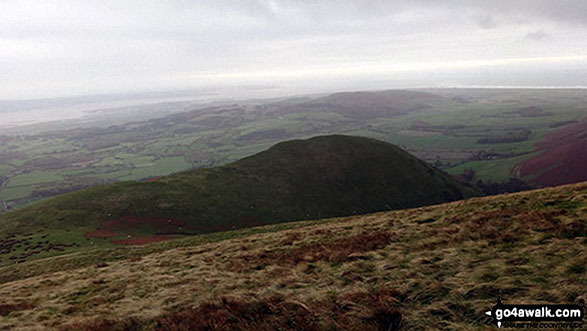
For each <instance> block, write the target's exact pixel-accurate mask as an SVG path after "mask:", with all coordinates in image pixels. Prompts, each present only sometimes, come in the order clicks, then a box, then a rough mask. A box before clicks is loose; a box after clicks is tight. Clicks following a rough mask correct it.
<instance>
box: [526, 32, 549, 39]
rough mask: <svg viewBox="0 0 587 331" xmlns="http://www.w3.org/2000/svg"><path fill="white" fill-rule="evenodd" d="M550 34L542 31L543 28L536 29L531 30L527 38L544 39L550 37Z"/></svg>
mask: <svg viewBox="0 0 587 331" xmlns="http://www.w3.org/2000/svg"><path fill="white" fill-rule="evenodd" d="M548 37H549V35H548V33H546V32H544V31H542V30H538V31H534V32H529V33H527V34H526V38H528V39H532V40H543V39H546V38H548Z"/></svg>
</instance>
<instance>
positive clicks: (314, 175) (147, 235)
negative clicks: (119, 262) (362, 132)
mask: <svg viewBox="0 0 587 331" xmlns="http://www.w3.org/2000/svg"><path fill="white" fill-rule="evenodd" d="M476 195H478V193H477V192H476V191H475V190H473V189H471V188H470V187H468V186H466V185H464V184H461V183H459V182H458V181H456V180H455V179H453V178H452V177H450V176H449V175H447V174H445V173H443V172H441V171H439V170H437V169H435V168H434V167H432V166H430V165H428V164H426V163H425V162H423V161H420V160H418V159H416V158H415V157H413V156H411V155H410V154H408V153H406V152H404V151H403V150H401V149H400V148H398V147H396V146H394V145H391V144H389V143H385V142H381V141H377V140H374V139H370V138H361V137H352V136H340V135H334V136H320V137H315V138H311V139H308V140H293V141H286V142H282V143H279V144H277V145H275V146H273V147H271V148H269V149H268V150H266V151H264V152H261V153H258V154H256V155H254V156H251V157H247V158H244V159H242V160H239V161H237V162H234V163H230V164H227V165H224V166H221V167H216V168H210V169H198V170H192V171H187V172H182V173H178V174H175V175H171V176H168V177H165V178H154V179H151V180H149V181H147V182H122V183H116V184H111V185H103V186H97V187H93V188H90V189H87V190H83V191H80V192H74V193H69V194H65V195H62V196H58V197H55V198H52V199H49V200H46V201H42V202H39V203H37V204H35V205H33V206H30V207H28V208H23V209H20V210H17V211H14V212H10V213H7V214H3V215H0V245H1V246H0V247H1V250H0V253H2V254H0V264H7V263H22V262H24V261H26V260H29V259H33V258H39V257H46V256H50V255H54V254H62V253H64V252H71V251H77V250H80V249H83V248H88V247H97V246H112V245H117V244H141V243H146V242H151V241H162V240H168V239H172V238H175V237H177V236H182V235H195V234H203V233H211V232H218V231H226V230H231V229H237V228H244V227H251V226H257V225H263V224H271V223H279V222H287V221H296V220H307V219H319V218H324V217H335V216H347V215H356V214H365V213H370V212H377V211H383V210H391V209H403V208H411V207H418V206H423V205H431V204H438V203H443V202H448V201H454V200H460V199H463V198H468V197H472V196H476Z"/></svg>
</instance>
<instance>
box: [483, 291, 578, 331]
mask: <svg viewBox="0 0 587 331" xmlns="http://www.w3.org/2000/svg"><path fill="white" fill-rule="evenodd" d="M485 314H486V315H488V316H491V317H492V318H493V322H494V323H495V325H497V327H498V328H501V327H506V328H529V329H530V328H531V329H534V328H538V329H540V328H545V329H553V328H582V326H583V323H582V321H583V315H584V312H583V307H581V306H579V305H549V304H532V305H506V304H503V303H502V302H501V296H500V297H499V298H498V299H497V304H496V305H495V306H493V308H491V310H489V311H487V312H485Z"/></svg>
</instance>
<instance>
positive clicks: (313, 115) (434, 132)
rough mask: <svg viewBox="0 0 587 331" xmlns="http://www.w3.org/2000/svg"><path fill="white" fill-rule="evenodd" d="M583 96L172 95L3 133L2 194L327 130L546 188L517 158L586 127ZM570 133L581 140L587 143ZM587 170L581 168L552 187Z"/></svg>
mask: <svg viewBox="0 0 587 331" xmlns="http://www.w3.org/2000/svg"><path fill="white" fill-rule="evenodd" d="M586 100H587V92H585V90H580V89H576V90H573V89H430V90H415V91H401V90H391V91H375V92H348V93H346V92H345V93H336V94H331V95H326V96H312V97H299V98H290V99H281V100H279V99H278V100H265V101H263V100H254V101H242V102H239V103H234V104H224V105H213V106H209V107H202V106H193V105H192V106H189V103H180V104H173V103H171V104H170V105H168V106H166V107H175V108H177V109H182V110H181V111H177V110H175V111H176V113H174V114H170V115H167V116H165V117H158V118H151V119H148V120H144V121H141V120H136V119H135V120H133V121H130V122H125V123H119V122H115V121H114V120H112V121H111V122H107V121H106V122H103V123H101V125H100V126H91V125H90V126H89V127H88V126H84V127H77V128H76V126H79V125H80V124H79V123H78V124H76V122H72V123H69V124H67V125H66V126H65V127H62V128H61V129H60V131H51V130H49V129H47V128H46V127H45V128H44V127H43V126H40V127H30V128H29V129H23V130H24V132H27V133H24V134H14V133H10V132H9V131H6V132H5V133H4V134H2V135H0V142H1V144H0V182H1V183H2V185H3V187H2V189H0V201H1V202H2V205H4V207H5V208H4V209H5V210H8V209H11V208H17V207H19V206H23V205H27V204H30V203H32V202H34V201H37V200H39V199H43V198H46V197H49V196H54V195H57V194H60V193H65V192H70V191H75V190H79V189H81V188H86V187H90V186H94V185H98V184H106V183H113V182H119V181H126V180H141V179H149V178H152V177H159V176H166V175H169V174H171V173H176V172H180V171H183V170H187V169H195V168H208V167H212V166H218V165H222V164H226V163H229V162H232V161H235V160H238V159H240V158H242V157H245V156H249V155H253V154H255V153H257V152H260V151H262V150H264V149H266V148H267V147H269V146H271V145H273V144H275V143H276V142H278V141H283V140H287V139H293V138H308V137H311V136H316V135H322V134H348V135H358V136H365V137H372V138H376V139H379V140H383V141H387V142H391V143H393V144H395V145H399V146H401V147H402V148H403V149H404V150H406V151H408V152H409V153H411V154H413V155H415V156H417V157H419V158H420V159H423V160H425V161H427V162H429V163H430V164H433V165H434V166H436V167H438V168H440V169H443V170H445V171H447V172H448V173H450V174H453V175H462V174H463V173H464V172H465V171H470V170H473V172H472V174H473V176H472V177H471V178H468V180H469V182H470V183H472V184H476V183H477V182H478V181H479V180H481V181H483V182H485V183H487V182H493V183H499V182H503V181H506V180H508V179H509V178H512V177H514V178H518V177H519V178H522V179H524V180H526V181H529V182H531V183H532V185H534V186H537V187H540V186H543V185H551V184H552V182H544V181H541V180H540V179H537V180H536V181H534V178H535V177H537V176H539V174H537V173H535V171H533V170H532V169H535V168H532V167H528V166H525V167H523V166H522V167H521V165H522V164H523V162H525V161H528V160H531V159H533V158H536V157H538V156H539V155H540V154H541V152H540V151H541V150H542V149H543V147H541V146H542V145H543V144H545V142H543V139H546V140H548V137H551V136H552V135H547V134H549V133H551V132H555V131H556V132H558V131H557V130H559V131H560V130H566V129H565V128H566V127H568V126H572V125H581V124H578V123H584V122H583V121H584V119H585V118H586V117H587V108H586V107H585V104H586V102H587V101H586ZM190 107H192V108H190ZM129 120H130V119H127V121H129ZM117 121H118V120H117ZM574 139H575V140H576V142H570V143H572V144H574V145H573V146H576V147H574V148H580V146H582V145H581V144H584V142H585V137H584V136H580V135H579V136H575V138H574ZM546 143H548V142H546ZM558 158H560V156H556V155H555V156H554V159H553V160H552V161H549V162H557V160H558ZM528 162H530V161H528ZM574 162H575V164H577V161H574ZM573 167H577V165H574V166H573ZM528 169H529V170H528ZM520 170H522V173H520ZM584 176H585V173H584V172H582V173H581V172H580V171H579V173H576V172H575V173H574V175H572V176H571V177H570V178H566V179H565V180H563V182H557V183H556V184H564V183H570V182H573V181H580V180H584V178H585V177H584Z"/></svg>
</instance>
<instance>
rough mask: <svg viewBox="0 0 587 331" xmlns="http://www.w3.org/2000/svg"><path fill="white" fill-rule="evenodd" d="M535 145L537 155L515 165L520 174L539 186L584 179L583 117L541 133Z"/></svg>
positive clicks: (586, 126)
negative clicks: (575, 121) (541, 135)
mask: <svg viewBox="0 0 587 331" xmlns="http://www.w3.org/2000/svg"><path fill="white" fill-rule="evenodd" d="M536 147H537V149H538V150H541V151H542V152H541V153H540V154H539V155H537V156H536V157H534V158H531V159H529V160H526V161H524V162H522V163H520V164H518V165H516V168H515V170H514V171H519V173H520V175H521V176H522V177H524V178H526V179H528V180H530V181H532V182H534V183H537V184H539V185H542V186H557V185H563V184H569V183H576V182H582V181H585V180H587V171H586V170H585V168H586V165H587V154H585V151H587V120H583V121H582V122H579V123H575V124H570V125H568V126H565V127H563V128H561V129H558V130H555V131H553V132H550V133H548V134H546V135H544V137H543V138H542V141H541V142H540V143H538V144H537V146H536Z"/></svg>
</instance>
